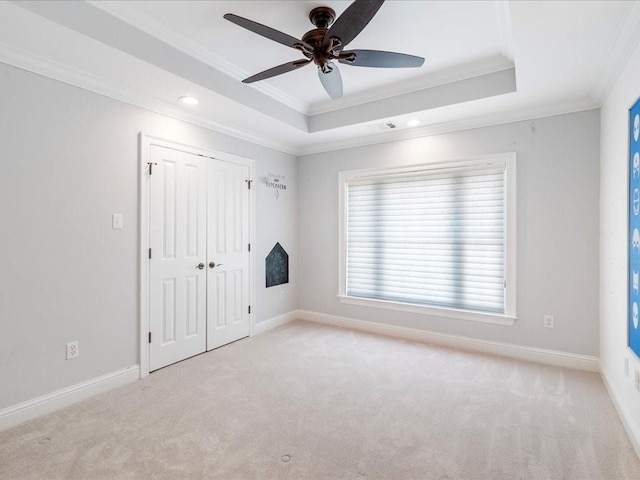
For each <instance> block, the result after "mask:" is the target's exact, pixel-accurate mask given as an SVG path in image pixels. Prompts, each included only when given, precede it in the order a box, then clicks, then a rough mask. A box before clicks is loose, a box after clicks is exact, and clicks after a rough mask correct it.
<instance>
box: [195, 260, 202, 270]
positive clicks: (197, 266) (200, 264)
mask: <svg viewBox="0 0 640 480" xmlns="http://www.w3.org/2000/svg"><path fill="white" fill-rule="evenodd" d="M196 268H198V269H200V270H202V269H203V268H204V263H202V262H200V263H199V264H198V265H196Z"/></svg>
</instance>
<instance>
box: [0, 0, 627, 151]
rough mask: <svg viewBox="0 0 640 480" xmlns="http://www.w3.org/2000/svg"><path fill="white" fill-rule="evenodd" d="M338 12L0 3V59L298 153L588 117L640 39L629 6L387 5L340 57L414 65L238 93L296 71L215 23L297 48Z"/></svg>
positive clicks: (339, 5)
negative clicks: (255, 29)
mask: <svg viewBox="0 0 640 480" xmlns="http://www.w3.org/2000/svg"><path fill="white" fill-rule="evenodd" d="M350 3H351V2H349V1H319V2H318V1H211V2H209V1H194V2H192V1H127V2H117V1H108V2H104V1H92V2H79V1H74V2H63V1H57V2H30V1H27V2H22V1H15V2H0V61H2V62H5V63H9V64H12V65H16V66H18V67H21V68H25V69H28V70H31V71H34V72H37V73H41V74H45V75H48V76H50V77H53V78H57V79H59V80H63V81H66V82H69V83H72V84H75V85H78V86H81V87H83V88H89V89H91V90H94V91H97V92H99V93H102V94H106V95H109V96H112V97H114V98H118V99H121V100H124V101H127V102H130V103H133V104H136V105H139V106H142V107H144V108H148V109H151V110H154V111H159V112H161V113H165V114H169V115H171V116H174V117H177V118H182V119H184V120H187V121H189V122H192V123H196V124H200V125H204V126H207V127H209V128H214V129H216V130H219V131H222V132H224V133H228V134H231V135H234V136H237V137H240V138H244V139H247V140H250V141H253V142H256V143H259V144H263V145H266V146H268V147H271V148H276V149H278V150H282V151H286V152H289V153H293V154H305V153H313V152H318V151H324V150H330V149H335V148H344V147H348V146H353V145H360V144H367V143H376V142H381V141H389V140H393V139H398V138H407V137H412V136H420V135H427V134H431V133H438V132H442V131H449V130H455V129H461V128H471V127H474V126H481V125H488V124H493V123H502V122H508V121H515V120H520V119H525V118H534V117H537V116H544V115H552V114H557V113H565V112H572V111H579V110H584V109H589V108H595V107H597V106H599V103H600V101H601V99H602V96H603V95H604V93H606V91H607V89H608V88H609V87H610V86H611V84H612V82H613V81H614V80H615V78H616V74H617V73H618V72H619V70H620V69H621V68H622V66H623V65H624V62H625V61H626V58H627V54H628V52H629V51H630V49H631V48H633V47H634V46H635V45H636V44H637V42H638V41H639V40H640V33H639V32H640V6H639V4H638V2H616V1H601V2H600V1H584V2H582V1H567V2H565V1H553V2H550V1H548V2H546V1H541V2H526V1H511V2H504V1H470V2H464V1H417V0H409V1H401V0H387V2H385V4H384V5H383V6H382V8H381V9H380V10H379V12H378V13H377V14H376V16H375V17H374V18H373V20H372V21H371V22H370V23H369V25H368V26H367V27H366V28H365V29H364V30H363V31H362V33H361V34H360V35H359V36H358V37H357V38H356V39H354V40H353V41H352V42H351V43H350V44H349V48H354V49H355V48H362V49H377V50H378V49H379V50H388V51H397V52H402V53H409V54H412V55H418V56H422V57H425V59H426V61H425V64H424V66H423V67H420V68H416V69H371V68H358V67H353V66H349V65H342V64H341V65H340V71H341V73H342V77H343V83H344V92H345V93H344V97H343V98H342V99H340V100H331V99H329V98H328V96H327V95H326V93H325V92H324V90H323V89H322V87H321V85H320V82H319V81H318V78H317V74H316V71H315V66H313V65H310V66H306V67H303V68H301V69H299V70H296V71H294V72H290V73H287V74H284V75H280V76H278V77H274V78H272V79H268V80H264V81H261V82H257V83H254V84H251V85H246V84H243V83H241V81H240V80H242V79H243V78H245V77H248V76H250V75H252V74H254V73H257V72H260V71H262V70H266V69H267V68H270V67H272V66H275V65H279V64H282V63H285V62H288V61H291V60H296V59H299V58H303V57H302V55H301V54H300V53H299V52H298V51H296V50H294V49H290V48H288V47H285V46H283V45H280V44H278V43H275V42H273V41H271V40H268V39H266V38H264V37H261V36H258V35H256V34H254V33H252V32H250V31H248V30H245V29H243V28H241V27H239V26H237V25H235V24H232V23H230V22H228V21H226V20H224V19H223V18H222V16H223V15H224V14H225V13H234V14H236V15H240V16H243V17H246V18H249V19H252V20H254V21H257V22H259V23H263V24H265V25H268V26H270V27H272V28H275V29H277V30H280V31H283V32H285V33H287V34H289V35H292V36H294V37H297V38H300V37H301V36H302V35H304V33H305V32H306V31H308V30H311V29H312V28H314V26H313V25H312V24H311V23H310V21H309V19H308V13H309V11H310V10H311V9H312V8H314V7H316V6H320V5H325V6H329V7H331V8H333V9H334V10H335V11H336V13H337V14H338V15H339V14H340V13H342V12H343V11H344V10H345V8H347V7H348V6H349V5H350ZM181 95H194V96H196V97H198V98H199V99H200V104H199V105H197V106H195V107H186V106H183V105H182V104H181V103H180V102H179V101H178V97H180V96H181ZM409 118H418V119H420V120H421V121H422V126H420V127H417V128H408V127H407V126H406V120H407V119H409ZM389 121H393V122H394V123H395V124H396V125H397V128H396V129H394V130H384V129H383V128H382V127H381V125H383V124H385V123H387V122H389Z"/></svg>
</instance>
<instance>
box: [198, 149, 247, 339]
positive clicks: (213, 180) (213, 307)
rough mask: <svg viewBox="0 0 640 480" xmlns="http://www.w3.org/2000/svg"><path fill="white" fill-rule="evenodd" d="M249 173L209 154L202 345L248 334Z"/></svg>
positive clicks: (243, 167) (245, 168)
mask: <svg viewBox="0 0 640 480" xmlns="http://www.w3.org/2000/svg"><path fill="white" fill-rule="evenodd" d="M249 173H250V172H249V167H247V166H244V165H238V164H235V163H229V162H224V161H220V160H209V182H208V183H209V192H208V205H209V208H208V222H207V224H208V235H207V244H208V247H207V252H208V257H209V258H208V268H207V271H208V281H207V302H208V307H207V311H208V315H207V350H211V349H213V348H217V347H219V346H221V345H225V344H227V343H230V342H233V341H235V340H238V339H240V338H243V337H246V336H248V335H249V329H250V326H249V310H248V309H249V189H248V184H247V180H248V179H249Z"/></svg>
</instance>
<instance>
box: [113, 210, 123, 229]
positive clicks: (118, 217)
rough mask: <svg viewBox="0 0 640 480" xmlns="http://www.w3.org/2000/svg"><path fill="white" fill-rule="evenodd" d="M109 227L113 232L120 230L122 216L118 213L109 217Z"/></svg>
mask: <svg viewBox="0 0 640 480" xmlns="http://www.w3.org/2000/svg"><path fill="white" fill-rule="evenodd" d="M111 227H112V228H113V229H114V230H122V215H121V214H119V213H114V214H113V215H112V216H111Z"/></svg>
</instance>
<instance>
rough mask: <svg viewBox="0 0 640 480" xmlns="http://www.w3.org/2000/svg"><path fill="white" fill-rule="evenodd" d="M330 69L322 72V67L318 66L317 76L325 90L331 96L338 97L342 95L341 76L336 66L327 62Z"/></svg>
mask: <svg viewBox="0 0 640 480" xmlns="http://www.w3.org/2000/svg"><path fill="white" fill-rule="evenodd" d="M329 65H331V67H332V69H331V70H330V71H329V72H327V73H323V72H322V69H321V68H320V67H318V77H319V78H320V83H322V86H323V87H324V89H325V90H326V91H327V93H328V94H329V96H330V97H331V98H340V97H342V77H341V76H340V70H338V66H337V65H335V64H333V63H331V62H329Z"/></svg>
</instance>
